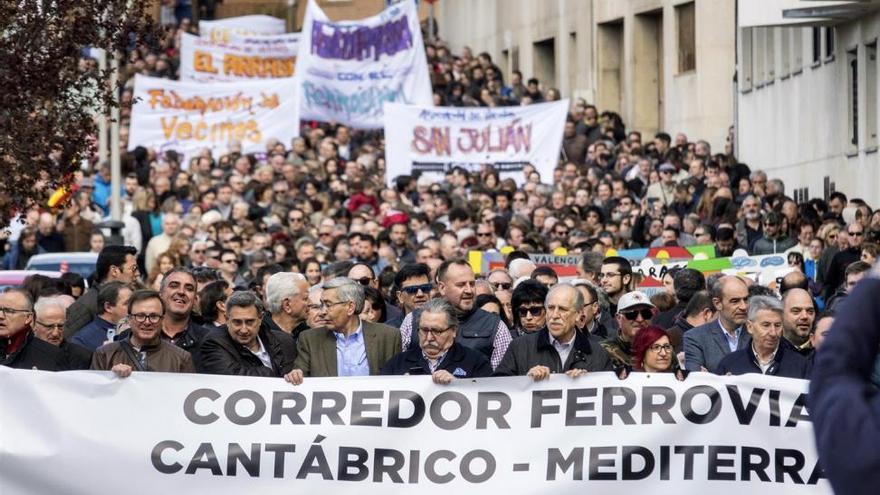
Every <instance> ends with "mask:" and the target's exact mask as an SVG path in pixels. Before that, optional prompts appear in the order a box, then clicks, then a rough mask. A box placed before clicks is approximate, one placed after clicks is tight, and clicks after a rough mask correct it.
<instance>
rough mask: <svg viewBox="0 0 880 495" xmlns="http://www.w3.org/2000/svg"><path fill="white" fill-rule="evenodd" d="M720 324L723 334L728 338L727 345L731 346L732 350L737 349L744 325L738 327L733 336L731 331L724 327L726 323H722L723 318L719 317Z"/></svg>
mask: <svg viewBox="0 0 880 495" xmlns="http://www.w3.org/2000/svg"><path fill="white" fill-rule="evenodd" d="M718 326H719V327H720V328H721V334H722V335H724V338H725V339H727V347H729V348H730V352H733V351H735V350H737V348H738V347H739V338H740V336H741V335H742V327H741V326H740V327H737V329H736V330H735V331H734V332H733V337H731V336H730V333H729V332H728V331H727V330H726V329H725V328H724V324H723V323H721V318H718Z"/></svg>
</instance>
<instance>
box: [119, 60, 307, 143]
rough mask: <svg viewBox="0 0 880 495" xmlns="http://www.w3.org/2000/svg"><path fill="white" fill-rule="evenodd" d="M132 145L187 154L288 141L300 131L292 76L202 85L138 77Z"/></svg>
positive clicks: (132, 117) (129, 139) (133, 114)
mask: <svg viewBox="0 0 880 495" xmlns="http://www.w3.org/2000/svg"><path fill="white" fill-rule="evenodd" d="M134 97H135V98H136V101H135V103H134V105H133V107H132V112H131V127H130V132H129V138H128V149H130V150H131V149H134V148H135V147H137V146H144V147H147V148H154V149H156V150H158V151H159V152H164V151H167V150H176V151H178V152H179V153H182V154H183V155H184V156H186V157H191V156H195V155H196V154H197V153H198V152H199V151H201V150H202V149H205V148H209V149H211V150H212V151H213V152H214V153H215V155H214V156H217V154H222V153H225V152H226V150H227V149H228V147H229V144H230V142H232V141H237V142H239V143H241V147H242V152H244V153H251V152H259V151H265V149H266V148H265V144H266V142H267V141H268V140H269V139H271V138H277V139H279V140H281V141H282V142H284V143H290V140H291V139H292V138H294V137H296V136H297V135H298V133H299V117H298V115H297V113H298V112H297V105H296V84H295V83H294V79H293V78H284V79H267V80H259V81H239V82H226V83H211V84H202V83H197V82H184V81H172V80H169V79H159V78H153V77H146V76H141V75H138V76H136V77H135V83H134Z"/></svg>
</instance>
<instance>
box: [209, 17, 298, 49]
mask: <svg viewBox="0 0 880 495" xmlns="http://www.w3.org/2000/svg"><path fill="white" fill-rule="evenodd" d="M284 31H285V26H284V19H279V18H277V17H272V16H270V15H244V16H240V17H229V18H226V19H218V20H215V21H199V35H200V36H201V37H202V38H203V39H205V40H207V41H211V42H213V43H227V42H229V41H230V39H231V38H232V37H233V36H234V35H250V34H282V33H284Z"/></svg>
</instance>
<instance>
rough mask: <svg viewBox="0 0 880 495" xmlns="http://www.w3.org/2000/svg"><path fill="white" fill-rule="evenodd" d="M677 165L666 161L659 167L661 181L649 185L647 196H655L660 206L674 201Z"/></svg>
mask: <svg viewBox="0 0 880 495" xmlns="http://www.w3.org/2000/svg"><path fill="white" fill-rule="evenodd" d="M676 170H677V169H676V168H675V165H673V164H671V163H669V162H666V163H663V164H661V165H660V166H659V167H657V173H659V174H660V181H659V182H655V183H653V184H651V185H650V186H648V191H647V192H646V193H645V197H646V198H648V199H652V198H654V199H655V200H656V201H657V202H658V203H659V204H660V206H666V205H667V204H670V203H672V201H673V199H674V198H675V172H676Z"/></svg>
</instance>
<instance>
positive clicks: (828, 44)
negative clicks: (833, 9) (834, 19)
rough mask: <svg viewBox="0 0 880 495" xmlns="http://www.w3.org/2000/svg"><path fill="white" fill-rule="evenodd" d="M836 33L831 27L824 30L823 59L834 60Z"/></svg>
mask: <svg viewBox="0 0 880 495" xmlns="http://www.w3.org/2000/svg"><path fill="white" fill-rule="evenodd" d="M835 33H836V31H835V29H834V28H833V27H827V28H825V58H826V59H833V58H834V35H835Z"/></svg>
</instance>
